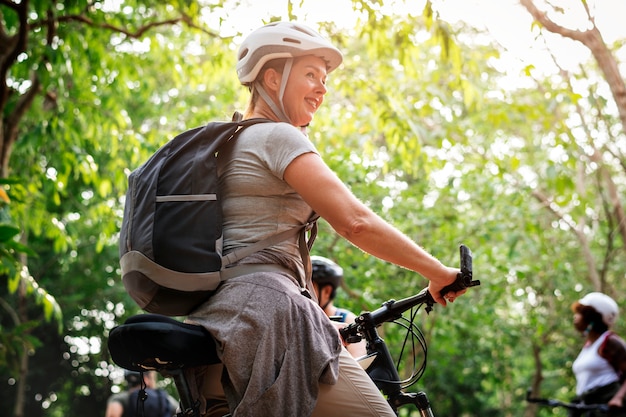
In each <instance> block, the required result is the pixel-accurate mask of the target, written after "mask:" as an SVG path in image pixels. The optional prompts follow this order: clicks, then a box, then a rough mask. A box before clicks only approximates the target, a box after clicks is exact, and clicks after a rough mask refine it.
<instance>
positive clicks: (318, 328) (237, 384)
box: [187, 272, 342, 417]
mask: <svg viewBox="0 0 626 417" xmlns="http://www.w3.org/2000/svg"><path fill="white" fill-rule="evenodd" d="M187 321H188V322H192V323H196V324H200V325H202V326H203V327H205V328H206V329H207V330H208V331H209V332H210V333H211V334H212V335H213V337H214V338H215V340H216V342H217V346H218V354H219V355H220V358H221V360H222V362H223V363H224V374H223V376H222V385H223V388H224V392H225V394H226V398H227V400H228V404H229V408H230V409H231V412H232V414H233V416H235V417H244V416H256V417H258V416H261V415H263V413H266V412H267V413H270V414H268V415H274V416H277V415H280V416H306V415H310V414H311V412H312V410H313V408H314V407H315V402H316V399H317V396H318V392H319V383H324V384H334V383H336V381H337V375H338V367H339V362H338V357H339V353H340V351H341V348H342V345H341V341H340V339H339V335H338V332H337V330H336V328H335V327H334V326H333V324H332V323H331V321H330V320H329V318H328V317H327V316H326V314H325V313H324V311H323V310H322V309H321V308H320V307H319V306H318V305H317V303H315V302H314V301H312V300H311V299H309V298H307V297H305V296H303V295H301V293H300V288H299V287H298V286H297V285H296V284H294V282H293V281H292V279H291V278H290V277H289V276H288V275H287V274H282V273H274V272H271V273H270V272H262V273H255V274H250V275H244V276H240V277H237V278H232V279H229V280H227V281H225V282H224V283H223V284H222V285H221V286H220V287H219V288H218V290H217V291H216V293H215V294H214V295H213V296H212V297H211V298H210V299H209V300H208V301H207V302H206V303H204V304H203V305H202V306H200V307H199V308H198V309H197V310H196V311H194V312H193V313H192V314H191V315H190V316H189V318H188V320H187Z"/></svg>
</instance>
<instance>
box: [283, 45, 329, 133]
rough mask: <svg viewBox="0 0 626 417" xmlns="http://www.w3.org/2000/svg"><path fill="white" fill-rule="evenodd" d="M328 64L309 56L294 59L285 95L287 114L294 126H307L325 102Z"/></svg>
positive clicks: (284, 101)
mask: <svg viewBox="0 0 626 417" xmlns="http://www.w3.org/2000/svg"><path fill="white" fill-rule="evenodd" d="M326 91H327V90H326V62H325V61H324V60H323V59H322V58H318V57H316V56H312V55H308V56H303V57H299V58H296V59H294V62H293V66H292V68H291V72H290V73H289V80H288V82H287V86H286V88H285V93H284V95H283V105H284V109H285V113H286V114H287V117H289V120H290V121H291V123H292V124H293V125H294V126H306V125H308V124H309V123H310V122H311V120H313V116H314V115H315V112H316V111H317V109H319V108H320V106H321V105H322V103H323V102H324V95H325V94H326Z"/></svg>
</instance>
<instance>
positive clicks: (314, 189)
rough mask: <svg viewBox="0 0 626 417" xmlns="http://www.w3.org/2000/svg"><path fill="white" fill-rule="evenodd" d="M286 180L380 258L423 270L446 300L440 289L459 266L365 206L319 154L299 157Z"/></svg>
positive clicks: (355, 241) (352, 239)
mask: <svg viewBox="0 0 626 417" xmlns="http://www.w3.org/2000/svg"><path fill="white" fill-rule="evenodd" d="M285 180H286V181H287V183H288V184H289V185H290V186H291V187H293V189H294V190H296V191H297V192H298V194H300V195H301V196H302V198H303V199H304V200H305V201H306V202H307V204H309V205H310V206H311V207H312V208H313V210H315V212H316V213H317V214H319V215H320V216H321V217H322V218H324V219H325V220H326V221H327V222H328V223H329V224H330V225H331V226H332V227H333V229H334V230H335V231H336V232H337V233H339V234H340V235H341V236H343V237H344V238H346V239H347V240H349V241H350V242H352V243H353V244H354V245H355V246H357V247H359V248H360V249H362V250H363V251H365V252H367V253H369V254H371V255H374V256H376V257H377V258H380V259H383V260H385V261H388V262H391V263H394V264H396V265H399V266H402V267H404V268H407V269H410V270H412V271H415V272H418V273H420V274H421V275H423V276H424V277H426V278H427V279H428V280H429V281H430V284H429V288H430V292H431V294H432V295H433V298H434V299H435V301H436V302H438V303H440V304H443V305H445V304H446V302H445V300H444V299H443V297H441V296H440V294H439V291H440V290H441V289H442V288H443V287H444V286H446V285H448V284H450V283H452V282H453V281H454V279H455V278H456V275H457V273H458V272H459V271H458V269H456V268H450V267H447V266H445V265H443V264H442V263H441V262H440V261H439V260H437V259H436V258H435V257H433V256H432V255H430V254H429V253H427V252H426V251H425V250H424V249H422V248H421V247H420V246H419V245H417V244H416V243H415V242H414V241H413V240H411V239H410V238H408V237H407V236H406V235H404V234H403V233H402V232H400V231H399V230H398V229H396V228H395V227H394V226H392V225H391V224H389V223H387V222H386V221H384V220H383V219H382V218H381V217H380V216H378V215H377V214H376V213H374V212H373V211H372V210H370V209H369V208H368V207H367V206H365V205H364V204H363V203H362V202H361V201H360V200H359V199H357V198H356V197H355V196H354V195H353V194H352V192H351V191H350V190H349V189H348V188H347V187H346V185H345V184H344V183H343V182H342V181H341V180H340V179H339V178H338V177H337V176H336V175H335V173H334V172H333V171H332V170H331V169H330V168H329V167H328V166H327V165H326V164H325V163H324V161H323V160H322V159H321V158H320V157H319V156H318V155H316V154H314V153H307V154H303V155H301V156H299V157H298V158H296V159H295V160H294V161H293V162H292V163H291V164H290V165H289V166H288V167H287V169H286V170H285ZM463 292H465V291H460V292H458V293H457V294H453V296H457V295H460V294H462V293H463Z"/></svg>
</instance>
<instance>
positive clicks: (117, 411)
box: [104, 400, 124, 417]
mask: <svg viewBox="0 0 626 417" xmlns="http://www.w3.org/2000/svg"><path fill="white" fill-rule="evenodd" d="M122 414H124V406H122V403H121V402H119V401H115V400H114V401H109V402H108V403H107V409H106V412H105V413H104V417H122Z"/></svg>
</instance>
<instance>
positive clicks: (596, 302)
mask: <svg viewBox="0 0 626 417" xmlns="http://www.w3.org/2000/svg"><path fill="white" fill-rule="evenodd" d="M572 310H573V311H574V326H575V327H576V330H578V331H579V332H580V333H581V334H583V335H584V336H585V344H584V345H583V348H582V349H581V351H580V354H579V355H578V357H577V358H576V360H575V361H574V363H573V365H572V370H573V371H574V374H575V376H576V395H577V397H578V398H577V399H578V400H580V401H583V402H584V403H585V404H608V405H609V406H610V407H612V408H614V409H616V411H614V412H612V413H611V414H610V415H612V416H626V411H624V409H621V410H619V411H618V410H617V409H618V408H621V407H623V399H624V395H626V381H625V378H626V349H625V346H626V345H625V344H624V341H623V340H622V339H621V338H619V337H618V336H617V335H616V334H614V333H613V332H612V331H611V328H612V327H613V325H614V324H615V321H616V320H617V315H618V307H617V303H616V302H615V301H614V300H613V299H612V298H611V297H609V296H608V295H606V294H603V293H599V292H592V293H589V294H587V295H585V296H584V297H583V298H581V299H580V300H578V301H576V302H575V303H573V304H572ZM592 415H593V416H595V415H597V414H593V413H592ZM603 415H604V414H603Z"/></svg>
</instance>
